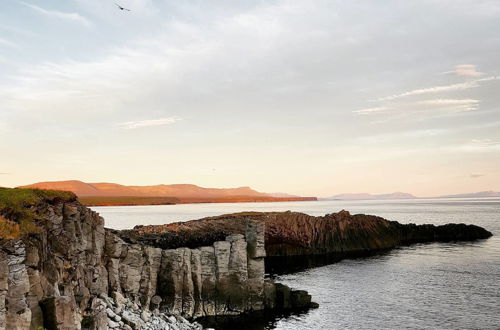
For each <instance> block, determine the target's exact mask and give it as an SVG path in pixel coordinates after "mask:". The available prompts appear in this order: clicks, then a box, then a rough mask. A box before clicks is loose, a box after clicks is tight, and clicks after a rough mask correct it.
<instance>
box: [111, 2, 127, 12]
mask: <svg viewBox="0 0 500 330" xmlns="http://www.w3.org/2000/svg"><path fill="white" fill-rule="evenodd" d="M115 5H116V6H117V7H118V9H120V10H126V11H130V9H127V8H124V7H122V6H120V5H119V4H117V3H116V2H115Z"/></svg>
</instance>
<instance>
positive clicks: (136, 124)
mask: <svg viewBox="0 0 500 330" xmlns="http://www.w3.org/2000/svg"><path fill="white" fill-rule="evenodd" d="M179 120H181V118H179V117H166V118H158V119H149V120H139V121H127V122H124V123H120V124H118V127H120V128H122V129H136V128H143V127H152V126H164V125H169V124H173V123H175V122H178V121H179Z"/></svg>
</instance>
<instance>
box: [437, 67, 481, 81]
mask: <svg viewBox="0 0 500 330" xmlns="http://www.w3.org/2000/svg"><path fill="white" fill-rule="evenodd" d="M445 73H453V74H455V75H457V76H459V77H471V78H478V77H480V76H482V75H483V73H482V72H479V71H477V69H476V66H475V65H474V64H459V65H455V68H454V69H453V70H452V71H448V72H445Z"/></svg>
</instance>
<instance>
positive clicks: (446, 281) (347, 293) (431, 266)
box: [94, 198, 500, 330]
mask: <svg viewBox="0 0 500 330" xmlns="http://www.w3.org/2000/svg"><path fill="white" fill-rule="evenodd" d="M94 209H95V210H97V211H98V212H100V213H101V215H103V216H104V218H105V219H106V224H107V226H108V227H114V228H130V227H132V226H133V225H136V224H161V223H168V222H173V221H180V220H188V219H196V218H200V217H205V216H212V215H218V214H224V213H230V212H239V211H286V210H291V211H300V212H304V213H308V214H311V215H323V214H325V213H331V212H338V211H340V210H342V209H346V210H349V211H350V212H351V213H366V214H374V215H378V216H382V217H384V218H387V219H389V220H397V221H400V222H402V223H408V222H414V223H419V224H420V223H433V224H444V223H449V222H455V223H461V222H463V223H471V224H476V225H479V226H482V227H485V228H486V229H488V230H489V231H491V232H493V234H494V235H495V236H493V237H492V238H490V239H488V240H483V241H477V242H466V243H432V244H418V245H413V246H409V247H401V248H399V249H395V250H392V251H389V252H388V253H385V254H383V255H376V256H373V257H369V258H361V259H353V260H343V261H340V262H338V263H334V264H330V265H327V266H322V267H317V268H313V269H308V270H305V271H300V272H297V273H293V274H289V275H282V276H279V281H281V282H283V283H284V284H287V285H289V286H291V287H293V288H296V289H304V290H307V291H309V293H311V294H312V296H313V300H314V301H316V302H318V303H319V304H320V307H319V308H318V309H315V310H311V311H309V312H308V313H306V314H302V315H291V316H290V315H287V316H282V317H279V318H278V319H272V320H268V321H266V323H265V324H262V323H260V324H257V325H255V326H256V327H253V328H251V329H294V330H298V329H500V239H499V237H498V236H496V234H499V233H500V199H495V198H493V199H426V200H407V201H319V202H285V203H236V204H197V205H166V206H134V207H99V208H97V207H96V208H94ZM249 329H250V328H249ZM241 330H243V329H241Z"/></svg>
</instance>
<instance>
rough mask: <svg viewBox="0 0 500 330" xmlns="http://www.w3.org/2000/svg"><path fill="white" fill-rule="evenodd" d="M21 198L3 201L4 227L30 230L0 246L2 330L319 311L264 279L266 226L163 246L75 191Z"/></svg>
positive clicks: (157, 324)
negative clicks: (126, 233)
mask: <svg viewBox="0 0 500 330" xmlns="http://www.w3.org/2000/svg"><path fill="white" fill-rule="evenodd" d="M4 192H5V191H4ZM18 192H22V191H21V190H13V191H11V192H10V193H11V194H13V196H10V197H11V200H8V199H6V200H3V201H2V200H0V216H1V217H2V218H1V224H2V226H3V228H7V227H8V226H10V227H12V228H17V227H19V226H21V225H22V226H26V224H27V221H30V222H29V225H30V227H29V228H31V230H30V231H29V232H25V233H24V234H20V235H19V236H18V237H15V235H10V236H9V237H7V236H8V235H4V236H3V237H2V239H1V241H0V245H1V247H2V249H1V251H0V329H40V328H43V329H49V330H50V329H106V328H113V329H115V328H116V329H129V328H132V329H199V328H200V327H201V326H200V325H199V324H197V323H191V322H190V321H187V320H186V319H190V320H192V319H196V318H199V317H204V316H218V315H239V314H242V313H251V312H254V311H259V310H280V311H281V310H294V309H307V308H309V307H314V306H315V305H314V304H313V303H311V296H310V295H309V294H307V292H305V291H300V290H292V289H290V288H288V287H286V286H284V285H280V284H277V283H274V282H273V281H272V280H266V279H265V274H264V257H265V247H264V231H265V229H264V226H263V224H262V223H258V222H253V221H251V220H249V221H247V223H246V227H245V228H246V229H245V232H244V233H243V234H234V235H227V236H225V237H224V238H223V239H222V238H221V240H217V241H214V242H212V243H211V244H207V245H203V246H198V247H195V248H190V247H173V248H159V247H155V246H151V245H149V244H144V243H140V242H136V243H134V242H126V241H124V240H123V239H122V238H121V237H120V236H119V235H118V234H119V232H116V231H112V230H108V229H105V228H104V219H103V218H102V217H100V216H99V215H98V214H97V213H96V212H93V211H92V210H90V209H89V208H87V207H85V206H83V205H81V204H80V203H79V202H78V201H77V200H76V197H75V196H74V195H72V194H70V195H69V196H61V195H60V194H51V193H48V192H43V191H36V190H33V191H31V193H32V194H33V195H30V196H29V197H30V198H29V199H25V200H23V199H22V198H19V197H23V198H24V196H21V195H19V196H17V195H16V194H17V193H18ZM22 193H23V194H24V193H25V192H22ZM0 197H1V196H0ZM12 197H14V198H12ZM12 201H14V202H12ZM16 226H17V227H16ZM23 228H24V227H23ZM167 326H168V327H167Z"/></svg>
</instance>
